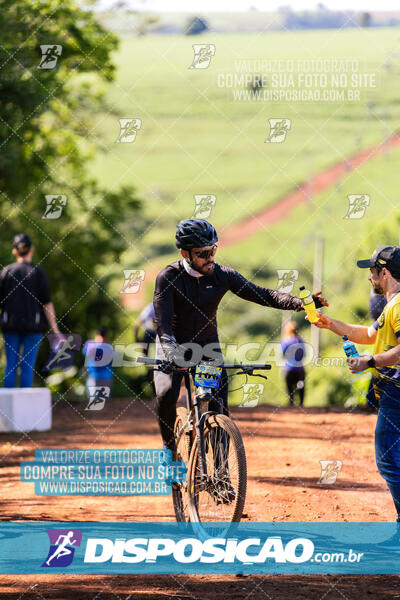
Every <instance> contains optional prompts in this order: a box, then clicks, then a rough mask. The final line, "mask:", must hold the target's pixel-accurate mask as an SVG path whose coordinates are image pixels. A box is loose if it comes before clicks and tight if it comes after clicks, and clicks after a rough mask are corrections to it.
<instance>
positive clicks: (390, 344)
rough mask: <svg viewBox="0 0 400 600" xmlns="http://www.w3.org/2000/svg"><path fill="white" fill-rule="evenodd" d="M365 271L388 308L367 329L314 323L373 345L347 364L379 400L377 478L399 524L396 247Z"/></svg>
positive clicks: (399, 285)
mask: <svg viewBox="0 0 400 600" xmlns="http://www.w3.org/2000/svg"><path fill="white" fill-rule="evenodd" d="M357 266H358V267H360V268H362V269H363V268H369V269H370V273H369V277H368V279H369V281H370V282H371V285H372V288H373V291H374V292H375V293H376V294H383V295H384V296H385V298H386V300H387V304H386V306H385V308H384V309H383V311H382V313H381V315H380V316H379V318H378V319H377V320H376V321H375V323H373V324H372V325H371V326H370V327H365V326H362V325H351V324H349V323H343V322H342V321H337V320H336V319H332V318H330V317H328V316H327V315H322V314H321V313H319V316H320V318H319V320H318V321H317V322H316V323H314V325H316V326H317V327H320V328H322V329H329V330H330V331H333V333H336V334H337V335H340V336H343V335H347V336H348V338H349V340H351V341H352V342H356V343H357V344H367V345H370V344H374V349H373V354H372V356H364V355H363V356H359V357H352V358H349V359H348V360H347V362H348V365H349V368H350V370H351V372H352V373H358V372H359V371H364V370H365V369H368V368H371V369H372V370H373V371H372V377H373V387H374V392H375V395H376V398H377V399H378V400H379V412H378V420H377V424H376V429H375V456H376V464H377V466H378V470H379V473H380V474H381V475H382V477H383V478H384V479H385V480H386V483H387V485H388V487H389V490H390V492H391V494H392V498H393V501H394V504H395V507H396V510H397V515H398V517H397V521H398V522H400V247H399V246H380V247H379V248H377V249H376V250H375V251H374V253H373V255H372V256H371V258H369V259H366V260H359V261H357Z"/></svg>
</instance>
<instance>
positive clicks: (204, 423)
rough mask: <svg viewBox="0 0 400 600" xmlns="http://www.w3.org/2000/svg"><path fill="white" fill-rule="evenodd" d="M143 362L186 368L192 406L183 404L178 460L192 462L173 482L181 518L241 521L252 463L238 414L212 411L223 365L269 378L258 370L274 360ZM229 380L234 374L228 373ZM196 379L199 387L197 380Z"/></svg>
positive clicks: (179, 416)
mask: <svg viewBox="0 0 400 600" xmlns="http://www.w3.org/2000/svg"><path fill="white" fill-rule="evenodd" d="M137 362H139V363H144V364H145V365H147V366H152V367H154V370H159V371H163V372H167V373H173V372H180V373H182V377H183V379H184V383H185V388H186V408H185V407H183V406H179V407H178V408H177V417H176V421H175V429H174V433H175V443H176V455H175V456H174V460H177V461H183V462H184V463H185V464H186V466H187V475H186V481H184V482H179V483H178V482H175V483H173V485H172V497H173V504H174V510H175V516H176V520H177V521H183V522H185V521H186V522H188V521H191V522H197V523H198V522H205V521H212V522H219V521H222V522H228V523H229V522H237V521H240V519H241V517H242V514H243V508H244V505H245V500H246V488H247V466H246V453H245V449H244V445H243V440H242V436H241V434H240V431H239V429H238V427H237V426H236V424H235V423H234V422H233V421H232V419H231V418H230V417H228V416H226V415H224V414H222V406H221V403H220V412H215V411H210V410H206V408H207V406H206V404H207V403H209V402H210V401H211V400H213V399H215V392H216V390H217V389H218V388H219V385H220V380H221V374H222V368H224V369H227V370H235V371H236V372H235V373H232V375H230V377H233V376H234V375H249V376H254V377H262V378H263V379H267V377H266V376H265V375H261V374H259V373H254V371H255V370H269V369H271V365H268V364H246V365H244V364H241V363H239V364H220V363H219V364H218V366H215V363H214V364H211V363H206V362H201V363H199V364H197V365H192V366H189V367H184V368H182V367H178V366H176V365H175V364H174V363H171V362H168V361H166V360H159V359H151V358H147V357H138V358H137ZM228 379H229V377H228ZM191 381H192V382H193V392H192V385H191Z"/></svg>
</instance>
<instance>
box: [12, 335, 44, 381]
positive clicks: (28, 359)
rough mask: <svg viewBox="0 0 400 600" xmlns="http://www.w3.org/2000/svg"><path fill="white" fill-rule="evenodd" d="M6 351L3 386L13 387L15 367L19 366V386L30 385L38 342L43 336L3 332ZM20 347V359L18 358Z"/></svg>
mask: <svg viewBox="0 0 400 600" xmlns="http://www.w3.org/2000/svg"><path fill="white" fill-rule="evenodd" d="M3 337H4V345H5V351H6V359H7V364H6V370H5V373H4V387H7V388H14V387H16V381H17V369H18V366H19V364H20V366H21V380H20V387H32V381H33V367H34V366H35V360H36V355H37V353H38V350H39V344H40V341H41V339H42V337H43V335H42V334H41V333H12V332H10V333H8V332H3ZM21 347H22V356H21V361H20V358H19V353H20V349H21Z"/></svg>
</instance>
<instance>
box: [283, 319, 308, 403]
mask: <svg viewBox="0 0 400 600" xmlns="http://www.w3.org/2000/svg"><path fill="white" fill-rule="evenodd" d="M281 347H282V353H283V356H284V358H285V366H284V368H283V372H284V377H285V382H286V388H287V392H288V396H289V402H290V406H293V405H294V395H295V393H296V392H297V393H298V394H299V400H300V406H303V403H304V393H305V379H306V372H305V369H304V366H303V360H304V356H305V347H304V342H303V340H302V338H301V337H300V336H299V334H298V331H297V323H295V322H294V321H289V322H288V323H287V324H286V326H285V328H284V333H283V338H282V340H281Z"/></svg>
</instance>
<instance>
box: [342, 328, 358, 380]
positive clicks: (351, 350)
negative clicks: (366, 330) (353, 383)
mask: <svg viewBox="0 0 400 600" xmlns="http://www.w3.org/2000/svg"><path fill="white" fill-rule="evenodd" d="M343 341H344V344H343V350H344V352H345V354H346V356H347V357H348V358H351V357H352V356H360V355H359V354H358V350H357V348H356V347H355V345H354V344H353V342H350V341H349V338H348V337H347V335H344V336H343ZM358 373H362V371H357V373H354V374H355V375H358Z"/></svg>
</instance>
